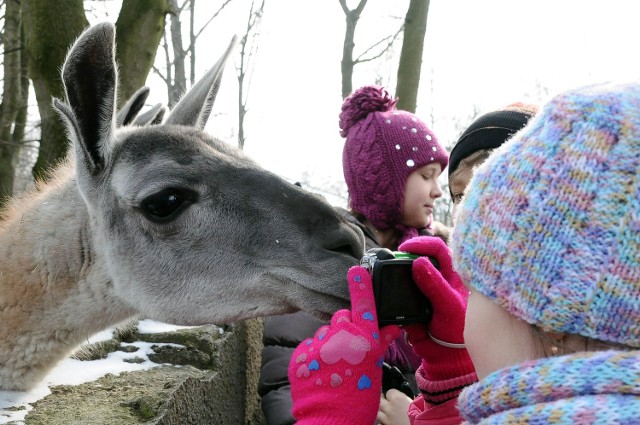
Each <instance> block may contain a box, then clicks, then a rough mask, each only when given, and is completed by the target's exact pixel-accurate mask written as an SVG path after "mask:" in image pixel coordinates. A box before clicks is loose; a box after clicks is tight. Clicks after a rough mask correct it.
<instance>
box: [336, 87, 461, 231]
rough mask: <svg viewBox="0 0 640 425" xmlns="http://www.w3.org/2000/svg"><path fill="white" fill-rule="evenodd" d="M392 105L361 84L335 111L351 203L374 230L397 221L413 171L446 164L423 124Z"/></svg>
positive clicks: (383, 94)
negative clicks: (343, 142)
mask: <svg viewBox="0 0 640 425" xmlns="http://www.w3.org/2000/svg"><path fill="white" fill-rule="evenodd" d="M395 104H396V100H394V99H393V98H392V97H391V96H390V95H389V93H388V92H387V91H386V90H385V89H384V88H382V87H379V86H365V87H362V88H360V89H358V90H356V91H355V92H354V93H353V94H351V95H350V96H349V97H347V98H346V99H345V101H344V103H343V105H342V112H341V113H340V129H341V132H340V134H341V135H342V136H343V137H346V142H345V145H344V149H343V152H342V166H343V171H344V178H345V181H346V183H347V187H348V189H349V197H350V206H351V208H352V209H353V210H355V211H357V212H359V213H361V214H363V215H364V216H365V217H366V218H367V219H368V220H369V221H370V222H371V223H373V225H374V226H376V227H377V228H379V229H388V228H390V227H395V225H397V224H398V223H399V220H400V217H401V214H402V202H403V199H404V198H403V195H404V186H405V183H406V181H407V178H408V177H409V175H410V174H411V173H412V172H414V171H415V170H417V169H418V168H420V167H423V166H425V165H428V164H431V163H434V162H437V163H440V165H441V166H442V169H443V170H444V168H445V167H446V166H447V163H448V155H447V152H446V151H445V149H444V148H443V147H442V146H440V144H439V143H438V141H437V138H436V136H435V135H434V134H433V132H432V131H431V130H430V129H429V128H428V127H427V125H426V124H425V123H424V122H422V121H421V120H420V119H418V118H417V117H416V116H415V115H414V114H412V113H410V112H406V111H399V110H396V109H395Z"/></svg>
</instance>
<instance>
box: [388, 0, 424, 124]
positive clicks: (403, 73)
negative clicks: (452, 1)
mask: <svg viewBox="0 0 640 425" xmlns="http://www.w3.org/2000/svg"><path fill="white" fill-rule="evenodd" d="M428 14H429V0H411V2H410V3H409V9H408V10H407V15H406V17H405V21H404V40H403V41H402V52H401V53H400V63H399V65H398V83H397V86H396V96H397V97H398V105H397V107H398V109H402V110H405V111H410V112H415V111H416V104H417V99H418V86H419V85H420V71H421V68H422V52H423V49H424V37H425V34H426V32H427V15H428Z"/></svg>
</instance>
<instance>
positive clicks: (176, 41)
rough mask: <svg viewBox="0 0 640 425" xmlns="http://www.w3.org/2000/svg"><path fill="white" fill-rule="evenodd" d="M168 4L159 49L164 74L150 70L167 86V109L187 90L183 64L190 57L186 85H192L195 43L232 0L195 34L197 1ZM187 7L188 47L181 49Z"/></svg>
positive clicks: (170, 2)
mask: <svg viewBox="0 0 640 425" xmlns="http://www.w3.org/2000/svg"><path fill="white" fill-rule="evenodd" d="M168 1H169V11H170V12H169V23H168V28H166V29H165V31H164V35H163V37H162V50H163V52H164V62H165V63H164V68H165V71H164V72H163V71H162V70H160V69H159V68H157V67H155V66H154V67H153V71H154V72H155V73H156V74H157V75H158V76H159V77H160V78H161V79H162V80H163V81H164V83H165V84H166V86H167V98H168V103H169V106H170V107H171V106H173V105H175V104H176V103H177V102H178V100H180V97H181V96H182V94H183V93H184V92H185V91H186V89H187V78H186V69H187V67H186V61H187V57H188V58H189V68H190V72H189V83H190V84H189V85H193V83H194V82H195V78H196V77H195V66H196V42H197V40H198V37H199V36H200V34H202V32H203V31H204V30H205V29H206V28H207V27H208V26H209V24H210V23H211V22H212V21H213V20H214V19H215V18H216V17H217V16H218V15H220V13H221V12H222V11H223V10H224V8H225V7H227V5H228V4H229V3H231V0H225V1H223V2H222V4H221V5H220V7H218V9H217V10H216V11H215V12H214V13H213V14H212V15H211V17H210V18H209V19H208V20H207V22H206V23H205V24H204V25H203V26H202V28H200V29H199V30H198V31H197V32H196V29H195V19H194V17H195V13H196V0H185V1H184V2H183V3H182V4H180V3H179V2H178V0H168ZM187 8H188V11H189V12H188V13H189V45H188V46H187V47H186V48H185V47H184V46H183V35H182V34H183V33H182V22H181V16H182V14H183V12H184V11H185V10H187Z"/></svg>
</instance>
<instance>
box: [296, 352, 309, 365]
mask: <svg viewBox="0 0 640 425" xmlns="http://www.w3.org/2000/svg"><path fill="white" fill-rule="evenodd" d="M305 361H307V353H302V354H300V355H299V356H298V357H296V363H302V362H305Z"/></svg>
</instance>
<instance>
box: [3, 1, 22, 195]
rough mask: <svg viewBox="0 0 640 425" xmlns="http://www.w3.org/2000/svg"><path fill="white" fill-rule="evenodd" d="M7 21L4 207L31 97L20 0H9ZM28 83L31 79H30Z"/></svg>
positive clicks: (5, 40)
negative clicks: (25, 86)
mask: <svg viewBox="0 0 640 425" xmlns="http://www.w3.org/2000/svg"><path fill="white" fill-rule="evenodd" d="M5 11H6V13H5V24H4V37H3V38H4V40H3V44H4V83H3V95H2V104H1V105H0V207H2V205H3V204H4V202H5V200H6V198H8V197H9V196H11V195H12V194H13V180H14V176H15V169H16V164H17V160H18V153H19V152H20V142H21V141H22V139H21V138H20V139H19V140H17V141H15V140H14V137H13V133H14V130H16V131H18V133H22V134H23V133H24V123H23V124H20V122H19V118H22V119H24V114H23V115H20V111H21V110H23V111H26V108H27V96H25V95H24V90H23V89H22V84H23V82H24V78H22V72H23V71H24V70H23V68H22V57H23V54H22V49H23V46H22V41H23V40H22V37H21V21H22V17H21V10H20V2H19V1H18V0H7V2H6V9H5ZM27 83H28V82H27Z"/></svg>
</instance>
